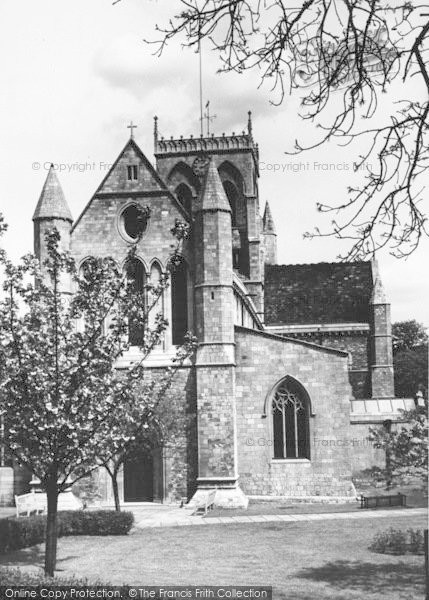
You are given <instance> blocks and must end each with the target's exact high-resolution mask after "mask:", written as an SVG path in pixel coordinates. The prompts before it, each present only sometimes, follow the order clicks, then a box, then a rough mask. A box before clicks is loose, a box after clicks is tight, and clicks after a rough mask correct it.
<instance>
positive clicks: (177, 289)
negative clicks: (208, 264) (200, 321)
mask: <svg viewBox="0 0 429 600" xmlns="http://www.w3.org/2000/svg"><path fill="white" fill-rule="evenodd" d="M171 320H172V342H173V345H175V346H180V345H181V344H183V341H184V336H185V333H186V332H187V331H188V270H187V267H186V262H185V261H184V260H183V259H182V260H180V262H178V263H177V264H176V265H175V266H174V267H173V269H172V272H171Z"/></svg>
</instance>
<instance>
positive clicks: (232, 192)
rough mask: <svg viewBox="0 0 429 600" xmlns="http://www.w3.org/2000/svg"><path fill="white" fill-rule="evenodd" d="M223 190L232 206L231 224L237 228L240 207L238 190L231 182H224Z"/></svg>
mask: <svg viewBox="0 0 429 600" xmlns="http://www.w3.org/2000/svg"><path fill="white" fill-rule="evenodd" d="M223 189H224V190H225V194H226V197H227V198H228V200H229V204H230V206H231V223H232V226H233V227H236V226H237V206H238V190H237V188H236V187H235V185H234V184H233V183H231V181H224V182H223Z"/></svg>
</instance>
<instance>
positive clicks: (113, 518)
mask: <svg viewBox="0 0 429 600" xmlns="http://www.w3.org/2000/svg"><path fill="white" fill-rule="evenodd" d="M58 517H59V518H58V526H59V535H126V534H127V533H128V532H129V531H130V529H131V527H132V525H133V522H134V515H133V513H130V512H116V511H114V510H91V511H83V510H76V511H71V510H67V511H63V512H60V513H58Z"/></svg>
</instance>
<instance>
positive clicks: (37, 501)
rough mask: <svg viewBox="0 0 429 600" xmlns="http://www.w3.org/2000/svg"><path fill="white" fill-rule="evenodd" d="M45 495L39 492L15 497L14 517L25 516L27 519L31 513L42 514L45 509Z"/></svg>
mask: <svg viewBox="0 0 429 600" xmlns="http://www.w3.org/2000/svg"><path fill="white" fill-rule="evenodd" d="M47 504H48V503H47V499H46V494H43V493H41V492H39V493H37V494H36V492H30V493H29V494H22V495H21V496H15V506H16V516H17V517H19V516H20V515H23V514H26V516H27V517H29V516H30V515H31V513H33V512H34V513H36V515H38V514H43V513H45V512H46V509H47Z"/></svg>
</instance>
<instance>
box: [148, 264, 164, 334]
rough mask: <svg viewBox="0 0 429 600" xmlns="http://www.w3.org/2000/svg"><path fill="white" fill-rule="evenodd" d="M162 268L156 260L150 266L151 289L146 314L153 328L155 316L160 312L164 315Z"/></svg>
mask: <svg viewBox="0 0 429 600" xmlns="http://www.w3.org/2000/svg"><path fill="white" fill-rule="evenodd" d="M161 279H162V270H161V267H160V266H159V264H158V263H157V262H154V263H153V264H152V266H151V268H150V283H151V285H152V286H154V287H153V288H152V290H151V291H150V293H149V297H148V307H149V308H150V312H149V315H148V319H149V327H150V329H153V328H154V327H155V326H156V317H157V315H159V314H161V315H164V292H163V291H162V292H161V288H160V287H159V286H160V285H161Z"/></svg>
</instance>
